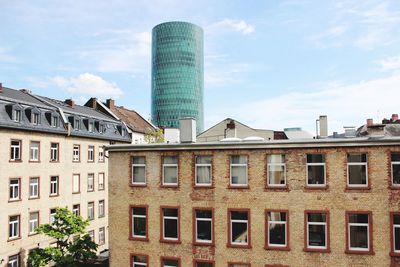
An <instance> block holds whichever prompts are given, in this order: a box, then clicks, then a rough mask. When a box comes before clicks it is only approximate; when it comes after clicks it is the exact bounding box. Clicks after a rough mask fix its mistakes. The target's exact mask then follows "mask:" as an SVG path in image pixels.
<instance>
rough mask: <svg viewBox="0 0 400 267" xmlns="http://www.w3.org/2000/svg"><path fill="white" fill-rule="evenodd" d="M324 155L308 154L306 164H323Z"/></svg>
mask: <svg viewBox="0 0 400 267" xmlns="http://www.w3.org/2000/svg"><path fill="white" fill-rule="evenodd" d="M324 162H325V155H324V154H308V155H307V163H324Z"/></svg>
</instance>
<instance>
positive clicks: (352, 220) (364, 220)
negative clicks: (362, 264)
mask: <svg viewBox="0 0 400 267" xmlns="http://www.w3.org/2000/svg"><path fill="white" fill-rule="evenodd" d="M346 222H347V227H346V231H347V240H346V241H347V251H346V252H347V253H369V252H371V247H372V245H371V244H372V214H371V212H346Z"/></svg>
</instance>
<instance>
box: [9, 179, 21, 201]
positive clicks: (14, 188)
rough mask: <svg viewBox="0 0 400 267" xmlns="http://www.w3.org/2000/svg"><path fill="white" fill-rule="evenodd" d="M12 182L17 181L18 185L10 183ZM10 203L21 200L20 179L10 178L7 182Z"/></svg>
mask: <svg viewBox="0 0 400 267" xmlns="http://www.w3.org/2000/svg"><path fill="white" fill-rule="evenodd" d="M13 181H18V183H16V184H15V183H12V182H13ZM8 197H9V200H10V201H16V200H20V199H21V179H20V178H12V179H10V182H9V194H8Z"/></svg>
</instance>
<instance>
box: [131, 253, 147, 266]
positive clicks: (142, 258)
mask: <svg viewBox="0 0 400 267" xmlns="http://www.w3.org/2000/svg"><path fill="white" fill-rule="evenodd" d="M131 257H132V258H131V262H132V267H143V266H147V264H148V257H147V256H146V255H132V256H131Z"/></svg>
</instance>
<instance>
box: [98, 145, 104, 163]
mask: <svg viewBox="0 0 400 267" xmlns="http://www.w3.org/2000/svg"><path fill="white" fill-rule="evenodd" d="M99 162H104V147H103V146H99Z"/></svg>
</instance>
